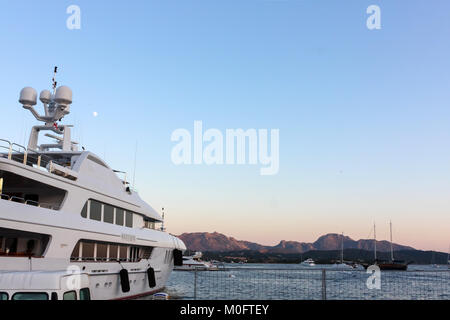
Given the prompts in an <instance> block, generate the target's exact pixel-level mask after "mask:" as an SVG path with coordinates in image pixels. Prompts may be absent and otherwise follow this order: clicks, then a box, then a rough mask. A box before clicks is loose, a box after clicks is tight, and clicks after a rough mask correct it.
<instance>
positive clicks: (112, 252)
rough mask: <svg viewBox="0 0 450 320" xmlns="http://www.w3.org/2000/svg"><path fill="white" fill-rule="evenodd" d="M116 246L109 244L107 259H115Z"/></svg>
mask: <svg viewBox="0 0 450 320" xmlns="http://www.w3.org/2000/svg"><path fill="white" fill-rule="evenodd" d="M117 250H118V246H116V245H113V244H111V245H110V246H109V260H117Z"/></svg>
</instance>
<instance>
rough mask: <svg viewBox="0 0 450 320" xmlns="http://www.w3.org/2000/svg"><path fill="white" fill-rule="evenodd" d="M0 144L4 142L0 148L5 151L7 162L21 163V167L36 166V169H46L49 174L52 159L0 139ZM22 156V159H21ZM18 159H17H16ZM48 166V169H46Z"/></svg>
mask: <svg viewBox="0 0 450 320" xmlns="http://www.w3.org/2000/svg"><path fill="white" fill-rule="evenodd" d="M0 142H4V144H6V146H5V145H0V148H3V149H7V150H8V154H7V158H8V160H13V161H17V162H20V163H22V164H23V165H28V166H32V167H33V166H36V167H37V168H38V169H40V168H42V169H46V170H47V171H49V172H50V173H52V172H51V170H50V167H51V166H52V161H53V160H52V158H50V157H48V156H46V155H45V154H41V153H40V152H38V151H35V150H32V149H28V148H26V147H24V146H22V145H20V144H17V143H13V142H10V141H8V140H5V139H0ZM4 155H6V154H4ZM22 156H23V158H22ZM17 157H19V159H17ZM49 164H50V167H47V166H48V165H49Z"/></svg>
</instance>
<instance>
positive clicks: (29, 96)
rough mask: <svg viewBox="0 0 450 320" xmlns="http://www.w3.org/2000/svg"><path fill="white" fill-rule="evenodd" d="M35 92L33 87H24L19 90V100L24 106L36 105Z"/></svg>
mask: <svg viewBox="0 0 450 320" xmlns="http://www.w3.org/2000/svg"><path fill="white" fill-rule="evenodd" d="M36 100H37V92H36V90H34V89H33V88H30V87H26V88H23V89H22V91H20V98H19V102H20V103H21V104H22V105H24V106H34V105H36Z"/></svg>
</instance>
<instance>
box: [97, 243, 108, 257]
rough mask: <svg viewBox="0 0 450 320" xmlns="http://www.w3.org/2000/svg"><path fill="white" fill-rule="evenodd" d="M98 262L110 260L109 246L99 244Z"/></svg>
mask: <svg viewBox="0 0 450 320" xmlns="http://www.w3.org/2000/svg"><path fill="white" fill-rule="evenodd" d="M95 258H96V260H97V261H106V260H107V259H108V245H107V244H103V243H97V255H96V256H95Z"/></svg>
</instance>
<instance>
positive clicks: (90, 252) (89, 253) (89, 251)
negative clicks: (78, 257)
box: [82, 242, 95, 261]
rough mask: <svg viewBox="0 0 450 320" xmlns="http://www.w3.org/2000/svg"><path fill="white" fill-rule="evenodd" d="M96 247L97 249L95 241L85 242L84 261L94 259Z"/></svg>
mask: <svg viewBox="0 0 450 320" xmlns="http://www.w3.org/2000/svg"><path fill="white" fill-rule="evenodd" d="M94 249H95V245H94V243H92V242H83V253H82V256H83V257H82V260H84V261H90V260H94V257H95V252H94V251H95V250H94Z"/></svg>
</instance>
